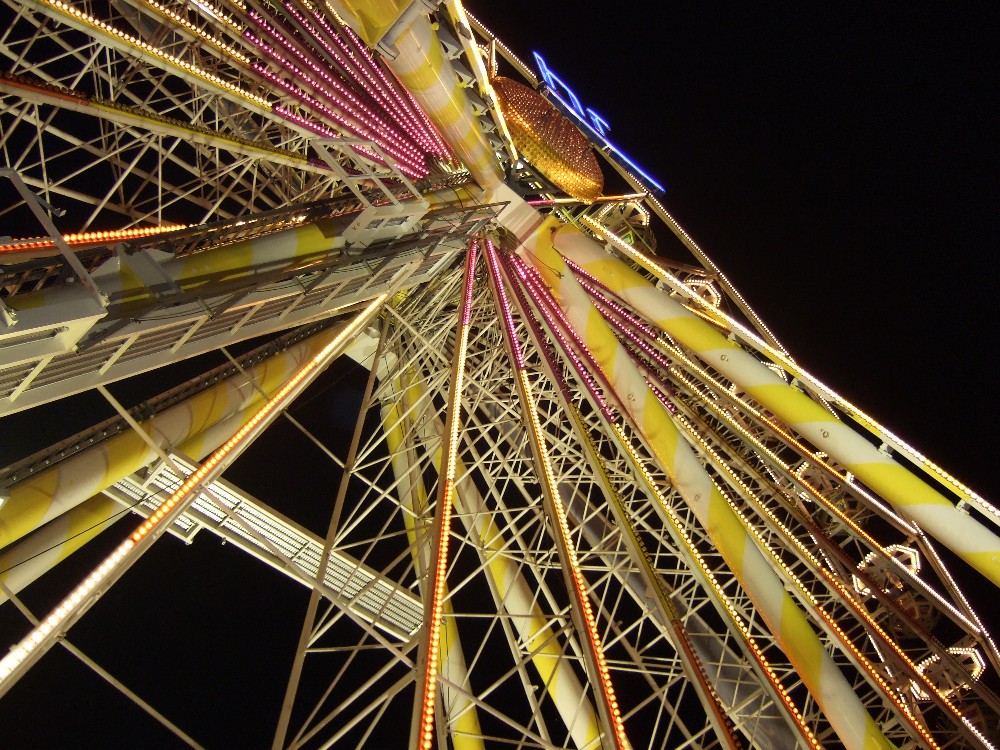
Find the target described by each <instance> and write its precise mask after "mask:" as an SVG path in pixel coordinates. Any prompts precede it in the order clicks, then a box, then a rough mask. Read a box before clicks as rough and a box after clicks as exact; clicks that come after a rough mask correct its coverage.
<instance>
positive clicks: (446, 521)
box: [416, 239, 479, 750]
mask: <svg viewBox="0 0 1000 750" xmlns="http://www.w3.org/2000/svg"><path fill="white" fill-rule="evenodd" d="M478 253H479V241H478V240H477V239H474V240H473V241H472V242H471V243H470V245H469V252H468V255H467V257H466V263H465V283H464V287H463V290H462V304H461V307H460V308H459V319H458V324H457V330H456V331H455V355H454V360H453V362H452V367H453V370H452V378H451V391H450V392H449V394H448V412H447V417H446V424H445V439H446V441H447V442H446V443H445V446H444V450H443V451H442V453H441V461H442V464H443V465H442V466H441V468H440V476H441V484H440V487H439V490H438V497H437V518H436V523H437V526H436V536H433V537H432V539H433V544H434V547H433V549H432V550H431V564H430V570H429V571H428V582H429V585H430V594H429V598H428V600H427V604H426V605H425V611H424V615H425V617H426V620H425V622H426V626H427V632H426V634H425V640H424V642H423V644H422V645H423V647H424V656H423V664H424V678H423V681H422V683H421V684H420V687H419V689H420V703H419V704H418V705H419V706H420V715H419V719H418V722H419V723H418V725H417V732H418V735H417V743H416V744H417V747H420V748H423V749H424V750H431V749H432V748H433V747H434V708H435V706H436V703H437V678H438V674H439V673H440V670H441V625H442V622H441V619H442V614H443V612H444V600H445V597H446V595H447V580H446V579H447V575H448V540H449V537H450V534H451V509H452V503H453V501H454V494H455V466H456V464H457V463H458V428H459V425H460V423H461V420H460V416H461V402H462V384H463V381H464V377H465V349H466V344H467V342H468V338H469V335H468V334H469V319H470V317H471V314H472V285H473V279H474V277H475V272H476V258H477V256H478ZM418 663H420V660H419V659H418Z"/></svg>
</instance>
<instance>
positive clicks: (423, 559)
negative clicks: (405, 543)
mask: <svg viewBox="0 0 1000 750" xmlns="http://www.w3.org/2000/svg"><path fill="white" fill-rule="evenodd" d="M404 380H405V381H406V382H405V383H404ZM394 383H395V386H396V392H397V393H399V394H400V400H399V401H397V402H395V403H392V404H383V406H382V424H383V425H385V441H386V446H387V447H388V449H389V455H390V457H391V458H390V464H391V465H392V470H393V474H395V476H396V483H397V485H396V493H397V496H398V498H399V502H400V505H401V507H402V508H403V510H404V512H403V523H404V525H405V526H406V537H407V539H408V540H409V543H410V549H411V551H412V557H413V564H414V567H415V569H416V572H417V576H418V577H419V579H420V581H421V584H422V585H423V584H424V582H427V583H429V582H430V581H429V579H428V578H427V571H428V569H429V567H430V546H429V545H428V544H426V543H424V540H421V539H419V538H418V537H419V536H420V533H419V532H420V530H419V529H418V528H417V519H418V518H421V517H424V516H425V514H426V512H427V489H426V488H425V487H424V482H423V475H422V474H421V472H420V471H419V469H415V467H414V466H413V464H411V462H410V460H409V457H408V451H407V450H406V448H405V444H406V441H407V439H408V437H409V436H411V435H412V434H413V425H412V424H411V422H412V415H411V413H410V408H409V406H410V404H412V403H415V402H416V401H417V400H419V397H420V392H421V389H420V387H419V386H417V385H415V384H413V383H412V382H409V378H407V376H406V374H405V373H404V375H403V376H402V377H399V378H395V379H394ZM435 459H436V460H437V461H438V462H440V459H441V451H440V450H438V451H437V453H436V454H435ZM445 591H446V593H447V589H446V590H445ZM421 595H422V596H425V597H426V596H430V592H429V591H428V590H427V586H424V588H423V590H422V591H421ZM443 616H444V623H443V625H444V632H443V633H442V634H441V645H440V653H439V656H438V659H439V664H440V670H441V676H442V677H443V678H444V680H443V682H442V684H441V693H442V698H443V699H444V712H445V716H446V717H447V719H448V721H449V723H450V724H451V725H452V734H451V740H452V743H453V744H454V746H455V750H483V748H484V745H483V736H482V728H481V727H480V725H479V714H478V713H477V711H476V706H475V704H474V703H473V702H472V701H470V700H469V699H468V697H467V696H466V694H465V693H464V692H463V691H462V690H456V689H454V688H453V687H451V685H452V684H455V685H463V686H467V685H468V667H467V665H466V662H465V654H464V653H463V651H462V645H461V642H460V640H459V633H458V625H457V623H456V621H455V618H454V611H453V609H452V606H451V602H450V601H448V600H447V599H445V602H444V610H443Z"/></svg>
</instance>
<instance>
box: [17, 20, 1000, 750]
mask: <svg viewBox="0 0 1000 750" xmlns="http://www.w3.org/2000/svg"><path fill="white" fill-rule="evenodd" d="M733 5H735V4H728V3H727V4H718V5H712V4H707V3H698V4H694V3H676V4H666V3H658V2H657V3H653V2H647V3H635V2H633V3H630V4H628V5H623V4H610V3H609V4H603V5H602V6H600V8H601V10H600V11H598V12H595V13H593V14H586V13H583V12H582V11H581V10H580V9H581V8H582V7H584V6H583V4H577V3H538V2H537V1H536V2H531V3H529V2H525V1H524V0H515V1H510V0H509V1H508V2H505V3H503V4H502V5H500V4H494V3H486V2H482V1H480V2H476V3H470V5H469V7H470V10H471V11H472V12H473V13H475V14H476V15H477V16H478V17H479V18H480V19H481V20H482V21H483V22H484V23H486V24H487V26H490V27H491V28H492V29H493V30H494V31H495V32H497V33H498V34H499V35H500V36H501V38H503V39H504V40H505V41H506V42H507V43H508V44H509V45H510V46H511V47H512V48H514V50H515V51H517V52H518V53H519V54H520V55H521V56H522V57H523V59H524V60H525V61H526V62H529V63H530V62H531V52H532V50H538V51H539V52H541V53H542V54H543V55H544V56H545V58H546V60H547V61H548V63H549V65H550V67H551V68H552V69H553V70H555V71H556V72H557V73H558V74H559V75H560V76H561V77H562V78H563V79H564V80H565V81H566V82H567V83H568V84H570V85H571V86H573V88H574V89H575V91H576V93H577V95H578V96H579V97H580V98H581V100H583V102H584V104H586V105H588V106H590V107H592V108H593V109H595V110H596V111H598V112H599V113H600V114H601V115H603V116H604V118H605V119H606V120H607V121H608V122H609V123H610V124H611V128H612V130H611V132H610V137H611V139H612V140H613V141H614V142H615V143H616V144H617V145H619V146H620V147H621V148H622V150H623V151H625V152H626V153H627V154H629V155H630V156H631V157H632V158H633V159H634V160H635V161H636V162H637V163H638V164H640V165H641V166H642V167H644V168H645V169H646V171H648V172H649V173H650V174H652V175H654V176H655V177H656V178H657V179H658V180H659V181H660V182H661V183H663V184H664V185H665V186H666V188H667V192H666V195H665V197H664V203H665V205H666V206H667V208H668V209H669V210H670V211H671V212H672V213H673V214H674V215H675V217H676V218H677V219H678V220H679V221H680V223H681V224H682V225H683V226H684V227H685V228H686V229H687V231H688V232H689V233H690V234H691V235H692V236H693V237H694V238H695V239H696V240H697V241H698V242H699V244H700V245H701V247H702V248H703V249H704V250H705V251H706V252H707V253H708V254H709V255H710V256H711V257H712V258H713V259H714V260H715V262H716V263H717V264H718V265H719V266H720V267H721V268H722V270H723V271H724V272H725V273H726V274H727V275H728V276H729V278H730V279H731V280H732V281H733V282H734V284H735V285H736V286H737V288H738V289H740V291H741V292H742V293H743V295H744V296H745V297H746V299H747V300H748V301H749V302H750V304H751V305H752V306H753V307H754V308H755V309H756V310H757V311H758V312H759V313H760V315H761V316H762V317H763V319H764V320H765V321H766V322H767V324H768V326H769V327H770V328H771V329H772V330H773V331H774V333H775V334H776V335H777V337H778V338H779V340H780V341H781V342H782V343H783V344H784V345H785V347H786V348H787V349H788V350H789V351H790V352H791V353H792V355H793V356H794V357H795V358H796V359H797V360H799V362H800V363H802V364H803V365H805V366H806V367H807V368H808V369H809V370H811V371H812V373H813V374H814V375H816V376H818V377H819V378H820V379H821V380H823V381H824V382H826V383H827V384H828V385H830V386H831V387H833V388H834V389H835V390H837V391H839V392H841V393H842V394H844V395H845V396H846V397H848V398H849V399H850V400H852V401H854V402H855V403H856V404H858V405H859V406H861V407H862V408H864V409H865V410H867V411H868V412H869V413H870V414H872V415H873V416H874V417H876V418H877V419H879V420H881V421H883V423H884V424H886V425H887V426H888V427H889V428H890V429H892V430H894V431H895V432H896V433H897V434H899V435H900V436H901V437H903V438H904V439H906V440H908V441H909V442H911V444H913V445H915V446H916V447H918V448H919V449H920V450H922V451H924V452H925V453H927V454H928V455H930V456H931V457H932V458H933V459H934V460H936V461H937V462H938V463H940V464H941V465H942V466H944V468H946V469H948V470H949V471H951V472H952V473H954V474H955V475H956V476H957V477H958V478H959V479H961V480H963V481H965V482H967V483H968V484H970V485H971V486H972V487H973V488H974V489H976V490H977V491H979V492H980V493H982V494H983V495H985V496H986V497H987V498H992V499H996V498H997V497H1000V492H998V490H1000V480H998V478H997V475H996V467H997V460H996V458H995V457H994V451H993V443H994V442H995V437H994V434H993V433H994V427H995V424H996V422H997V418H998V409H997V403H996V396H995V393H994V391H995V387H994V385H995V381H996V377H995V375H994V370H993V367H995V357H994V356H993V352H994V350H995V349H996V346H997V344H998V333H997V323H998V321H1000V315H998V314H997V312H996V309H995V307H994V305H995V299H996V298H997V293H998V291H1000V289H998V281H997V278H996V276H995V274H994V272H993V267H994V265H995V263H994V262H993V257H992V256H993V253H994V252H995V250H996V247H997V240H998V238H1000V221H998V218H997V212H996V208H995V206H994V203H995V201H996V200H997V198H998V193H1000V191H998V179H997V174H998V167H1000V163H998V162H1000V159H998V153H997V152H998V147H997V133H996V131H995V122H996V118H995V114H996V112H997V109H998V108H997V95H996V92H995V81H996V79H997V74H998V73H1000V65H998V60H997V54H998V53H997V51H996V44H995V40H996V39H997V38H1000V28H998V26H1000V24H998V20H997V14H996V11H995V9H994V7H992V6H990V5H987V4H986V3H981V4H978V5H977V4H964V5H963V4H956V5H953V6H950V7H948V8H945V7H934V8H925V7H919V8H915V9H914V8H904V7H902V6H897V7H879V6H877V5H875V4H869V5H861V4H847V5H840V6H837V7H830V6H829V5H825V4H824V5H819V4H801V3H800V4H794V5H793V4H786V5H783V6H774V7H771V8H767V7H765V6H762V5H761V4H753V5H752V6H747V7H744V8H737V7H732V6H733ZM831 5H833V4H831ZM893 5H894V4H893ZM500 7H502V8H503V11H502V13H501V12H500V11H499V10H498V8H500ZM595 7H598V6H595ZM662 244H663V246H664V248H665V252H667V253H669V254H672V255H674V256H675V257H679V258H681V259H684V260H687V258H684V257H683V256H680V255H678V254H677V250H676V249H674V248H676V247H677V246H676V245H675V244H670V245H668V243H667V242H665V241H664V242H663V243H662ZM217 363H218V361H217V360H213V361H212V363H211V364H213V365H214V364H217ZM328 377H329V378H332V380H328V381H327V382H328V385H329V383H331V382H339V381H338V380H337V379H338V378H342V377H343V373H337V372H335V373H332V374H331V375H330V376H328ZM300 413H301V414H302V415H306V414H309V413H310V410H309V409H308V408H303V409H301V411H300ZM312 414H313V415H314V416H316V415H319V410H316V409H313V410H312ZM317 418H318V417H317ZM87 421H88V422H89V421H91V420H89V419H88V420H87ZM282 429H283V428H282ZM289 435H291V431H289ZM288 439H289V440H291V439H292V437H288ZM303 450H307V448H303ZM258 455H259V454H258ZM237 474H238V471H237ZM232 478H233V481H235V482H237V483H238V482H239V477H238V476H236V475H233V476H232ZM260 494H261V495H262V496H264V497H265V498H266V497H267V495H266V493H260ZM126 523H132V522H131V521H128V522H126ZM321 523H325V520H324V521H317V522H315V523H310V525H313V526H316V527H319V526H320V525H321ZM202 536H204V537H205V538H204V539H200V540H199V541H198V542H196V543H195V544H194V545H192V546H191V547H190V548H189V549H184V550H180V547H179V545H178V544H177V543H175V542H174V541H171V540H165V541H164V542H163V543H162V544H160V545H158V548H154V552H153V553H151V555H150V558H151V559H149V560H144V561H143V562H144V564H146V563H149V564H151V565H155V564H163V565H168V566H171V567H169V570H170V574H169V575H166V576H160V577H157V578H155V580H154V579H153V577H143V578H142V579H141V580H140V577H138V576H134V575H129V576H126V578H125V579H124V580H123V582H122V584H120V585H119V586H118V587H116V588H115V589H113V591H112V593H111V594H110V595H109V597H108V599H109V601H106V602H102V603H101V604H99V605H98V609H100V608H102V607H105V606H107V608H108V611H112V610H115V611H120V612H121V614H120V615H118V619H117V620H116V624H115V630H116V633H115V637H116V638H117V639H118V640H119V641H120V644H121V648H120V649H116V648H113V647H109V646H108V639H107V633H106V632H105V633H104V634H103V640H101V639H100V636H101V634H100V633H99V632H98V631H100V630H101V629H105V630H106V628H107V627H108V626H107V618H104V620H103V622H102V623H101V624H98V622H97V617H96V615H95V617H94V618H93V619H91V618H84V620H83V621H82V622H81V624H80V625H79V626H77V628H75V629H74V631H73V640H74V641H78V642H80V643H81V645H83V646H84V648H85V650H87V651H88V653H93V655H94V656H95V658H96V659H97V660H98V661H99V662H100V663H101V664H103V665H105V666H107V667H108V668H109V669H111V670H112V671H113V672H115V673H116V674H123V675H129V676H130V684H133V685H135V687H136V688H137V690H138V691H139V692H140V693H141V694H143V695H146V696H148V697H150V699H151V700H153V702H154V703H155V704H156V705H157V706H158V707H159V708H162V709H163V710H164V711H165V712H166V713H167V714H168V715H170V716H171V717H175V718H177V720H178V722H179V723H180V724H181V725H182V726H184V727H185V728H188V729H190V731H192V732H193V733H194V734H195V736H196V738H197V739H199V740H200V741H202V742H204V743H205V744H206V745H207V746H209V747H248V748H249V747H264V746H266V745H269V743H270V735H269V734H268V735H267V736H266V737H265V736H262V733H263V732H268V731H271V730H272V729H273V724H274V715H273V714H274V713H275V712H276V711H277V706H278V703H279V702H280V695H281V693H282V691H283V689H284V684H283V680H284V676H285V675H287V669H288V663H289V661H290V659H291V655H292V650H293V647H294V640H295V638H296V637H297V634H298V628H299V625H300V622H301V612H302V611H303V610H304V606H305V601H306V596H305V591H304V589H299V588H298V587H295V586H293V585H292V584H290V583H288V582H287V579H284V578H283V577H282V576H280V575H279V574H277V573H274V572H272V571H270V570H269V569H266V568H264V566H262V565H256V564H252V563H251V564H250V565H249V566H247V565H246V564H245V562H244V560H243V555H242V553H238V552H235V551H227V552H228V553H223V554H220V550H219V549H218V543H217V542H216V541H215V540H214V539H211V538H208V535H207V534H205V535H202ZM108 543H109V544H110V541H109V542H108ZM179 550H180V551H181V552H182V554H178V551H179ZM99 554H100V550H93V551H91V552H87V553H83V555H84V557H82V558H81V563H82V564H84V565H85V564H86V563H87V557H86V556H87V555H89V556H90V559H91V560H92V561H96V560H98V559H99ZM90 564H91V565H92V564H94V562H91V563H90ZM248 570H249V571H250V574H252V577H251V575H250V574H248V573H247V571H248ZM215 586H218V587H220V588H221V589H225V590H228V591H229V592H230V594H229V596H228V597H225V598H223V597H212V596H208V597H206V596H204V594H205V593H206V592H211V591H212V590H213V588H214V587H215ZM63 593H64V590H63ZM55 597H56V592H55V591H46V590H44V589H43V590H40V591H38V592H35V593H33V594H32V597H31V598H32V603H33V605H34V606H36V608H37V609H38V610H39V611H41V610H42V609H43V607H44V605H45V604H46V603H48V604H49V605H50V606H51V604H54V603H55V601H57V599H56V598H55ZM130 597H136V599H132V598H130ZM195 598H199V599H201V600H203V601H202V604H201V605H200V607H201V609H200V610H199V612H198V615H199V616H198V617H197V619H194V620H190V621H188V622H187V624H185V625H183V626H182V625H180V624H179V622H180V620H179V618H177V617H170V616H167V615H157V614H152V613H153V612H155V610H154V609H153V608H152V607H148V606H146V605H145V604H141V605H137V606H134V607H130V606H128V605H127V604H125V603H126V602H130V601H139V602H157V601H159V602H168V603H171V606H177V607H178V608H180V606H181V605H180V604H178V603H179V602H182V601H185V600H193V599H195ZM112 599H113V601H112ZM8 606H9V605H8ZM984 614H986V613H984ZM245 617H253V618H254V619H255V620H256V622H257V624H256V625H255V628H256V629H258V635H257V636H256V637H257V638H258V640H256V641H254V642H249V643H248V642H245V641H242V640H241V639H240V634H239V629H238V625H239V621H240V619H241V618H245ZM289 623H291V624H289ZM178 627H183V638H184V639H185V640H186V641H187V643H188V646H187V648H186V649H185V650H182V651H181V652H178V651H177V650H176V648H171V649H169V650H168V651H161V650H158V649H156V648H155V644H157V643H159V642H161V641H162V642H174V639H176V638H177V636H178V633H177V628H178ZM112 643H113V641H112ZM143 643H147V644H153V645H154V647H153V648H150V649H148V650H141V649H137V648H136V644H143ZM89 644H92V645H89ZM100 644H103V645H100ZM137 651H138V653H137ZM220 655H221V657H222V658H221V661H219V662H217V663H218V664H219V666H217V667H214V668H211V669H209V670H208V671H207V672H204V673H203V672H202V670H201V669H200V668H199V667H198V665H199V664H200V663H201V662H202V660H205V661H206V662H207V661H208V660H209V659H218V657H219V656H220ZM46 658H47V659H48V660H52V662H53V664H54V665H55V667H57V668H58V670H65V671H64V672H63V677H62V678H52V679H48V678H45V679H43V678H42V677H39V678H35V677H34V676H30V677H29V678H28V679H27V680H25V685H28V684H29V680H36V681H35V682H33V683H30V687H28V689H27V690H21V688H23V687H25V685H22V686H19V687H18V689H16V690H15V691H14V692H13V693H12V694H11V696H10V698H8V699H7V700H5V701H4V702H0V727H4V729H3V730H2V731H3V733H4V734H7V737H8V741H10V738H11V736H12V735H10V734H8V728H13V727H17V726H22V728H24V730H25V731H24V732H23V734H20V735H19V736H20V738H21V739H20V740H18V741H15V742H14V745H13V746H16V747H46V746H64V747H69V746H78V747H88V746H92V745H91V742H90V739H92V738H95V737H101V738H102V739H101V745H102V746H103V747H107V748H110V747H135V746H139V745H141V746H144V747H173V746H175V742H174V741H173V740H172V738H171V737H170V736H169V735H166V734H165V733H162V732H160V730H158V729H157V725H156V724H155V723H153V722H151V721H147V720H145V719H144V718H142V717H141V716H140V715H139V714H138V712H137V711H136V710H135V709H134V708H133V707H131V706H130V705H128V704H127V703H125V702H124V701H121V700H119V699H118V698H116V697H115V694H114V693H113V692H112V691H110V690H108V689H107V688H105V687H103V685H101V683H99V682H98V681H96V680H95V679H94V678H92V677H90V676H89V675H88V674H87V673H86V672H85V671H83V669H82V668H81V667H78V666H76V665H75V664H74V663H73V662H72V661H71V660H70V659H69V657H67V656H66V655H65V654H63V653H62V652H59V651H57V652H54V653H53V654H51V655H50V656H48V657H46ZM254 660H260V661H261V663H262V669H261V671H260V673H259V674H258V675H247V674H246V665H247V664H249V663H253V661H254ZM269 668H274V670H275V671H274V674H278V675H279V677H277V678H272V677H270V676H269V675H270V672H269ZM234 676H235V677H236V679H237V680H242V682H243V683H244V684H248V685H251V688H250V689H246V690H239V691H238V692H237V693H233V692H232V685H233V683H234ZM272 679H278V680H280V681H281V683H280V684H278V683H274V684H272V683H271V680H272ZM76 680H80V681H83V680H89V681H90V682H89V683H87V684H90V685H91V688H90V692H89V696H90V700H92V701H93V702H94V704H95V705H97V704H100V705H101V706H103V707H104V710H102V711H100V712H99V715H100V717H101V718H98V719H95V720H91V719H89V718H88V715H89V712H88V711H86V710H83V707H82V706H79V704H77V710H68V709H67V710H59V711H56V712H55V713H56V714H58V716H51V717H46V713H47V711H46V709H45V706H46V705H53V706H60V705H62V706H66V707H68V706H70V705H71V704H70V703H69V701H80V700H81V698H80V695H79V693H78V692H75V693H70V692H69V691H68V690H67V691H64V690H63V687H64V685H65V684H66V683H68V682H71V681H76ZM49 701H51V703H50V702H49ZM185 714H187V715H188V719H187V720H185V719H184V715H185ZM29 715H30V716H31V717H32V718H33V720H34V722H35V727H34V728H29V727H24V726H23V725H24V724H25V722H23V719H24V717H26V716H29ZM108 716H114V717H116V718H115V719H114V720H110V719H108V718H107V717H108ZM43 724H44V725H51V728H52V730H53V732H54V737H55V739H53V740H51V741H50V742H46V741H41V740H40V741H39V742H36V743H35V744H32V743H31V741H30V740H29V738H38V737H39V736H40V735H39V733H38V731H39V728H40V726H41V725H43ZM136 727H142V728H143V729H142V731H143V736H142V740H141V742H140V741H138V739H137V737H136V736H135V735H134V734H132V732H133V731H136V730H135V728H136ZM39 743H40V744H39ZM0 744H6V743H3V742H0Z"/></svg>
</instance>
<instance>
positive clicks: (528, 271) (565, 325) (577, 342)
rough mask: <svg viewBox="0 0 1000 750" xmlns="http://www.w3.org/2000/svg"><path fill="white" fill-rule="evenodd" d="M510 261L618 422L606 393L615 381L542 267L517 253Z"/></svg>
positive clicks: (604, 407)
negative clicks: (566, 310)
mask: <svg viewBox="0 0 1000 750" xmlns="http://www.w3.org/2000/svg"><path fill="white" fill-rule="evenodd" d="M508 262H509V263H510V264H511V265H512V266H513V268H514V269H515V271H516V273H517V275H518V277H519V278H520V279H521V281H522V283H524V285H525V287H526V288H527V291H528V293H529V294H530V295H531V298H532V299H533V300H535V302H536V303H538V306H539V309H540V310H542V314H543V315H545V316H551V317H552V318H554V319H555V320H554V321H553V320H550V318H549V317H546V320H547V321H550V322H549V325H550V328H551V329H552V330H553V331H554V332H556V335H557V336H558V337H559V338H560V342H561V343H562V345H563V350H564V351H565V353H566V355H567V356H568V357H569V360H570V362H571V363H572V364H573V367H574V369H575V370H576V372H577V374H578V375H579V376H580V379H581V380H582V381H583V383H584V385H585V386H586V387H587V389H588V390H589V391H590V393H591V395H592V396H593V397H594V401H595V402H596V403H597V405H598V408H599V409H600V410H601V412H602V413H603V414H604V416H605V418H607V419H608V420H609V421H611V422H614V421H615V420H616V419H617V416H616V411H615V409H614V408H613V407H612V406H611V405H610V404H609V403H608V400H607V399H606V398H605V396H604V394H605V393H614V390H613V388H612V387H611V384H610V383H608V381H607V378H606V377H605V376H604V372H603V371H602V370H601V368H600V365H598V364H597V360H596V359H595V358H594V355H593V354H592V353H591V351H590V349H589V348H588V347H587V345H586V344H585V343H584V342H583V339H582V338H581V337H580V334H579V333H577V331H576V329H575V328H574V327H573V325H572V324H571V323H570V322H569V319H568V318H567V317H566V314H565V313H564V312H563V310H562V308H561V307H559V304H558V303H557V302H556V300H555V298H554V297H553V296H552V293H551V292H550V291H549V290H548V288H547V287H546V286H545V282H544V281H543V280H542V277H541V276H539V274H538V271H537V270H535V269H534V268H531V267H530V266H528V265H526V264H525V263H524V262H523V261H522V260H521V259H520V258H517V257H510V258H509V259H508ZM557 323H558V324H557ZM560 331H562V332H563V333H564V334H565V336H566V337H568V338H569V339H570V340H571V341H572V344H570V342H569V341H567V340H566V338H565V337H563V336H562V335H560ZM577 351H579V352H580V355H578V354H577ZM581 356H582V359H581ZM594 373H597V378H599V379H600V381H601V383H598V382H597V379H595V377H594Z"/></svg>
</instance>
